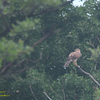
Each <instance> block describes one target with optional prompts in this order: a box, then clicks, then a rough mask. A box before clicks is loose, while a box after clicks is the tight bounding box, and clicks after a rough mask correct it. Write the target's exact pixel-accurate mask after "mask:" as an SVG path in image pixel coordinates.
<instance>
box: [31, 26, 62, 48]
mask: <svg viewBox="0 0 100 100" xmlns="http://www.w3.org/2000/svg"><path fill="white" fill-rule="evenodd" d="M53 27H54V26H53ZM53 27H52V28H53ZM52 30H53V29H51V30H50V32H49V33H48V34H46V35H45V36H43V37H42V38H41V39H40V40H39V41H37V42H35V43H34V44H33V45H32V47H33V48H34V47H35V46H36V45H38V44H40V43H41V42H42V41H43V40H45V39H46V38H48V37H49V36H50V35H51V34H54V33H57V32H59V31H60V30H56V31H54V32H53V31H52Z"/></svg>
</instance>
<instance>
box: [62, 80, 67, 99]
mask: <svg viewBox="0 0 100 100" xmlns="http://www.w3.org/2000/svg"><path fill="white" fill-rule="evenodd" d="M65 79H66V78H64V80H63V84H62V92H63V99H64V100H66V99H65V92H64V83H65Z"/></svg>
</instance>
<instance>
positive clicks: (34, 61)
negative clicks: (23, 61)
mask: <svg viewBox="0 0 100 100" xmlns="http://www.w3.org/2000/svg"><path fill="white" fill-rule="evenodd" d="M41 59H42V52H40V57H39V59H37V60H35V61H33V60H27V61H30V62H32V63H36V62H38V61H40V60H41Z"/></svg>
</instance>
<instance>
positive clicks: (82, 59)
mask: <svg viewBox="0 0 100 100" xmlns="http://www.w3.org/2000/svg"><path fill="white" fill-rule="evenodd" d="M86 56H87V55H85V56H84V57H83V58H82V62H81V65H82V64H83V59H84V58H85V57H86ZM81 65H80V66H81Z"/></svg>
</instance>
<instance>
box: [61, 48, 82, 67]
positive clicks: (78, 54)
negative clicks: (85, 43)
mask: <svg viewBox="0 0 100 100" xmlns="http://www.w3.org/2000/svg"><path fill="white" fill-rule="evenodd" d="M81 56H82V54H81V51H80V49H78V48H77V49H75V52H72V53H70V54H69V56H68V58H67V62H66V63H65V65H64V66H63V67H67V66H68V65H69V64H70V62H73V64H74V65H75V66H77V59H78V58H80V57H81Z"/></svg>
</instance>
